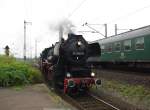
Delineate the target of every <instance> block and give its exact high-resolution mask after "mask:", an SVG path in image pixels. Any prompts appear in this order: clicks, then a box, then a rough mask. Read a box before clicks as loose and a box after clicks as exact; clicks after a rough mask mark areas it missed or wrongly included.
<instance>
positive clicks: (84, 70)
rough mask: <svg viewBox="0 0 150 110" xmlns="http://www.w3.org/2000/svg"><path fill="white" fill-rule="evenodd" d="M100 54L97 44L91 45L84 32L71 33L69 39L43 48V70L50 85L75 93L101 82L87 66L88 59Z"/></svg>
mask: <svg viewBox="0 0 150 110" xmlns="http://www.w3.org/2000/svg"><path fill="white" fill-rule="evenodd" d="M99 54H100V46H99V44H98V43H93V44H92V45H89V44H88V42H87V41H86V40H85V39H84V38H83V36H82V35H75V34H68V38H67V40H64V39H63V38H61V40H60V41H59V42H56V44H55V45H52V46H51V47H49V48H46V49H45V50H43V52H42V53H41V70H42V73H43V75H44V78H45V80H46V81H47V82H48V83H49V85H50V86H51V87H53V88H54V89H61V90H63V92H64V93H69V94H70V93H71V94H76V93H79V92H81V91H86V90H88V89H89V88H90V87H91V86H93V85H95V84H96V85H99V84H100V83H101V81H100V80H99V79H97V78H96V77H95V73H93V72H92V71H91V67H90V65H88V64H91V62H90V60H88V59H91V58H94V57H95V56H96V55H99ZM89 62H90V63H89Z"/></svg>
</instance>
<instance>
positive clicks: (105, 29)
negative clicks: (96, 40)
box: [104, 24, 107, 38]
mask: <svg viewBox="0 0 150 110" xmlns="http://www.w3.org/2000/svg"><path fill="white" fill-rule="evenodd" d="M104 26H105V38H107V24H104Z"/></svg>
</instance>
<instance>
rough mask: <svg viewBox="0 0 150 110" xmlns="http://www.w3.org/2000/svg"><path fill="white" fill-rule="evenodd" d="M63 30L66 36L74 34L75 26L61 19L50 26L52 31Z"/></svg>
mask: <svg viewBox="0 0 150 110" xmlns="http://www.w3.org/2000/svg"><path fill="white" fill-rule="evenodd" d="M61 28H62V30H63V33H64V34H68V33H74V28H75V26H74V25H73V23H72V22H71V21H70V20H68V19H61V20H58V21H57V22H53V23H52V24H50V29H51V30H52V31H59V29H61Z"/></svg>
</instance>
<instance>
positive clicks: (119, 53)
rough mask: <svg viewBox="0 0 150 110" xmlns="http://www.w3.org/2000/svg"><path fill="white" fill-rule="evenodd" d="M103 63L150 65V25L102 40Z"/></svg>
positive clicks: (101, 57)
mask: <svg viewBox="0 0 150 110" xmlns="http://www.w3.org/2000/svg"><path fill="white" fill-rule="evenodd" d="M94 42H98V43H99V44H100V46H101V56H100V57H99V61H100V62H101V63H104V62H105V63H119V64H120V63H124V64H142V65H143V63H144V64H146V65H147V64H148V63H149V62H150V25H149V26H145V27H142V28H138V29H135V30H132V31H128V32H124V33H121V34H118V35H114V36H111V37H108V38H104V39H100V40H97V41H94Z"/></svg>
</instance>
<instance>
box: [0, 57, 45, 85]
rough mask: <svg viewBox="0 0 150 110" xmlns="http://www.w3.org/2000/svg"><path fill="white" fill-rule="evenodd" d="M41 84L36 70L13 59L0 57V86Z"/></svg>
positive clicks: (28, 64) (39, 74) (40, 77)
mask: <svg viewBox="0 0 150 110" xmlns="http://www.w3.org/2000/svg"><path fill="white" fill-rule="evenodd" d="M39 82H42V76H41V73H40V71H39V70H38V69H36V68H34V67H32V66H31V64H30V63H25V62H23V61H17V60H16V59H15V58H13V57H7V56H0V86H1V87H8V86H19V85H26V84H33V83H39Z"/></svg>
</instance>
